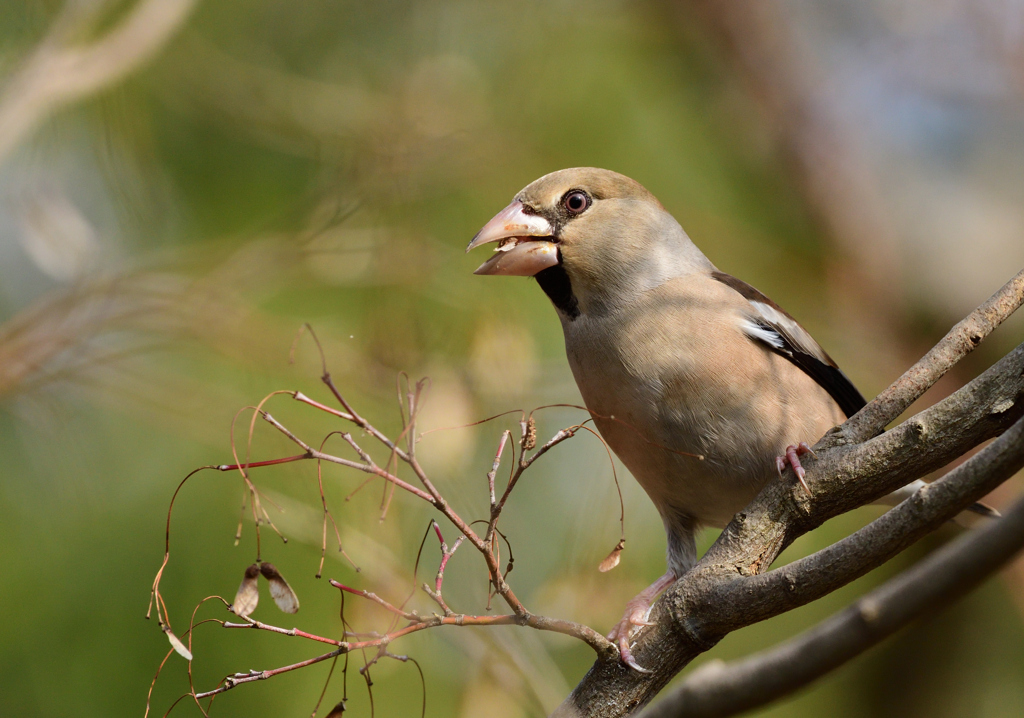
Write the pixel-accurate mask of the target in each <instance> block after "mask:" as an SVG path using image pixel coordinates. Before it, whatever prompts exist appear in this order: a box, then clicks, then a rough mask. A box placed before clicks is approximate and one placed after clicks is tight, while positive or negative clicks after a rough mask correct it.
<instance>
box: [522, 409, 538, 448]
mask: <svg viewBox="0 0 1024 718" xmlns="http://www.w3.org/2000/svg"><path fill="white" fill-rule="evenodd" d="M536 445H537V422H536V420H534V418H533V414H530V418H529V419H527V420H526V433H525V434H523V448H524V449H526V450H527V451H529V450H530V449H532V448H533V447H535V446H536Z"/></svg>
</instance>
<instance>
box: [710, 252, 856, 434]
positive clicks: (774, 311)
mask: <svg viewBox="0 0 1024 718" xmlns="http://www.w3.org/2000/svg"><path fill="white" fill-rule="evenodd" d="M711 276H712V277H713V278H714V279H716V280H718V281H719V282H721V283H722V284H725V285H726V286H728V287H730V288H732V289H734V290H736V291H737V292H738V293H739V294H740V296H742V297H743V298H744V299H746V300H747V302H748V303H749V304H750V314H749V316H748V317H747V319H748V322H747V323H746V324H745V325H744V327H743V329H744V331H745V332H746V333H747V336H749V337H750V338H751V339H753V340H754V341H758V342H761V343H762V344H764V345H766V346H767V347H769V348H770V349H771V350H772V351H774V352H775V353H777V354H780V355H781V356H784V357H786V359H788V360H789V361H791V362H793V364H795V365H796V366H798V367H800V369H801V370H803V372H804V373H805V374H807V375H808V376H809V377H811V378H812V379H814V381H816V382H818V384H820V385H821V387H822V388H823V389H825V391H827V392H828V393H829V395H830V396H831V397H832V398H833V399H835V401H836V403H837V404H839V408H840V409H842V410H843V413H844V414H846V416H847V417H850V416H853V415H854V414H856V413H857V412H858V411H859V410H860V408H861V407H863V406H864V404H866V403H867V402H866V401H865V400H864V397H863V396H862V395H861V393H860V392H859V391H858V390H857V387H855V386H854V385H853V382H851V381H850V379H849V378H848V377H847V376H846V374H844V373H843V372H842V370H840V368H839V367H838V366H836V363H835V362H834V361H832V357H830V356H829V355H828V354H827V353H825V350H824V349H822V348H821V346H820V345H819V344H818V342H816V341H814V338H813V337H812V336H811V335H810V334H808V333H807V330H806V329H804V328H803V327H802V326H800V324H799V323H798V322H797V321H796V319H794V318H793V317H792V316H790V314H789V313H788V312H786V310H784V309H783V308H782V307H780V306H779V305H778V304H776V303H775V302H773V301H772V300H771V299H769V298H768V297H766V296H765V295H764V294H762V293H761V292H759V291H758V290H756V289H754V288H753V287H752V286H750V285H749V284H747V283H746V282H744V281H742V280H739V279H736V277H733V276H731V275H729V274H726V273H725V272H712V273H711Z"/></svg>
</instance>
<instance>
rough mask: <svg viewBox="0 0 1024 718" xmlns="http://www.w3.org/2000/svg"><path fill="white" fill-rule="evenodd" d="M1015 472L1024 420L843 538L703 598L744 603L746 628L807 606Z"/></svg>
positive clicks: (1021, 462) (1023, 453)
mask: <svg viewBox="0 0 1024 718" xmlns="http://www.w3.org/2000/svg"><path fill="white" fill-rule="evenodd" d="M1021 468H1024V419H1018V420H1017V423H1016V424H1014V425H1013V426H1012V427H1011V428H1010V429H1009V430H1008V431H1006V432H1005V433H1004V434H1003V435H1002V436H1000V437H999V438H998V439H997V440H996V441H994V442H993V443H992V444H990V445H988V446H987V447H985V448H984V449H983V450H982V451H981V452H979V453H978V454H976V455H975V456H973V457H972V458H971V459H969V460H968V461H967V462H965V463H963V464H961V465H960V466H958V467H957V468H956V469H954V470H953V471H951V472H949V473H948V474H946V475H945V476H943V477H942V478H941V479H939V480H938V481H935V482H934V483H932V484H929V485H928V486H926V487H924V488H922V489H921V490H919V491H918V492H917V493H916V494H915V495H914V496H912V497H911V498H910V499H908V500H907V501H905V502H903V503H902V504H900V505H899V506H897V507H896V508H894V509H892V510H891V511H888V512H886V513H885V514H883V515H882V516H881V517H879V518H878V519H876V520H875V521H872V522H871V523H870V524H868V525H867V526H865V527H864V528H862V529H860V530H859V531H857V532H855V533H853V534H851V535H850V536H847V537H846V538H845V539H842V540H841V541H838V542H836V543H834V544H832V545H831V546H828V547H827V548H824V549H822V550H820V551H818V552H816V553H814V554H811V555H810V556H807V557H805V558H802V559H799V560H797V561H794V562H792V563H790V564H788V565H786V566H783V567H782V568H778V569H775V570H773V571H769V572H767V573H764V574H760V575H757V576H751V577H749V578H745V579H742V580H740V581H733V582H729V583H724V584H721V585H720V586H717V587H715V588H712V589H710V590H709V591H708V594H709V596H708V598H709V599H710V600H712V601H717V602H722V603H723V605H730V603H731V602H734V601H743V607H744V611H745V612H746V613H747V617H748V618H749V619H750V620H751V621H754V620H764V619H767V618H770V617H772V616H776V615H778V614H780V613H783V612H785V611H790V610H792V609H794V608H796V607H798V606H802V605H805V604H807V603H810V602H811V601H814V600H817V599H819V598H821V597H822V596H825V595H827V594H829V593H831V592H832V591H835V590H836V589H837V588H840V587H841V586H844V585H846V584H847V583H849V582H850V581H853V580H854V579H856V578H859V577H860V576H863V575H864V574H866V573H867V572H868V571H870V570H871V569H873V568H876V567H878V566H881V565H882V564H883V563H885V562H886V561H888V560H889V559H891V558H892V557H893V556H896V555H897V554H898V553H900V552H901V551H903V550H904V549H906V548H907V547H909V546H911V545H912V544H913V543H914V542H916V541H918V540H919V539H921V538H923V537H924V536H926V535H927V534H928V533H930V532H932V531H934V530H935V529H937V528H939V527H940V526H942V524H944V523H945V522H946V521H949V520H950V519H952V518H953V517H954V516H956V515H957V514H958V513H960V512H961V511H963V510H964V509H965V508H967V507H968V506H970V505H971V504H972V503H974V502H975V501H977V500H978V499H980V498H981V497H983V496H985V495H986V494H988V493H990V492H991V491H993V490H994V489H995V488H996V487H998V486H999V485H1000V484H1002V483H1003V482H1004V481H1006V480H1007V479H1009V478H1010V477H1011V476H1013V475H1014V474H1015V473H1016V472H1017V471H1019V470H1020V469H1021ZM711 594H713V595H714V598H711V597H710V595H711Z"/></svg>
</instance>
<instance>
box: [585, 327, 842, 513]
mask: <svg viewBox="0 0 1024 718" xmlns="http://www.w3.org/2000/svg"><path fill="white" fill-rule="evenodd" d="M568 340H569V336H568V334H567V343H566V348H567V350H568V351H567V354H568V357H569V363H570V366H571V367H572V370H573V374H574V376H575V378H576V382H577V385H578V386H579V389H580V393H581V394H582V396H583V400H584V402H585V403H586V405H587V408H588V409H589V410H590V411H591V412H592V414H593V415H594V418H595V423H596V425H597V427H598V428H599V430H600V431H601V434H602V436H604V438H605V440H606V441H607V442H608V444H609V446H610V447H611V448H612V450H613V451H615V453H616V455H617V456H618V457H619V459H620V460H621V461H622V463H623V464H625V465H626V468H628V469H629V471H630V472H631V473H632V474H633V476H634V478H636V480H637V481H638V482H639V483H640V485H641V486H642V487H643V489H644V490H645V491H646V493H647V494H648V496H650V498H651V500H652V501H653V502H654V504H655V506H656V507H657V508H658V511H659V512H660V513H661V514H662V516H663V517H665V518H670V517H671V515H672V514H676V515H682V516H686V517H688V518H690V519H693V520H695V521H696V522H697V523H700V524H703V525H710V526H724V525H725V524H727V523H728V522H729V521H730V520H731V519H732V517H733V516H734V515H735V513H736V512H738V511H740V510H741V509H742V508H743V507H744V506H746V505H747V504H748V503H749V502H750V500H751V499H752V498H753V497H754V496H755V495H756V494H757V492H758V491H759V490H760V489H761V487H762V486H764V484H765V482H767V481H769V480H771V479H773V478H775V477H777V473H776V469H775V457H776V456H778V455H779V454H781V453H782V452H783V451H784V448H785V446H786V445H787V444H790V443H798V442H800V441H809V442H813V441H815V440H817V439H818V438H819V437H820V436H821V435H822V434H824V432H825V431H827V430H828V428H830V427H831V426H832V425H833V424H834V423H835V421H834V417H831V416H822V415H820V412H819V413H815V412H807V413H806V415H805V414H804V413H803V412H793V411H787V410H785V407H787V406H791V405H792V404H794V403H796V404H799V403H800V401H801V397H800V392H801V391H805V390H808V391H809V390H810V389H809V388H808V387H804V386H803V385H802V384H799V382H798V383H797V385H796V386H792V385H791V384H792V382H777V383H778V386H775V385H773V384H771V382H770V378H771V377H773V376H777V375H778V371H777V370H778V369H779V365H777V364H776V363H775V357H774V355H772V356H770V357H767V358H766V359H765V361H766V364H765V366H766V370H765V371H764V372H763V373H764V377H762V378H763V379H764V382H763V383H762V386H763V387H765V388H764V389H763V390H762V392H761V396H760V399H759V400H758V401H754V400H752V399H751V398H750V397H749V396H745V395H742V394H739V393H738V391H737V389H736V388H735V387H736V382H734V381H732V377H728V376H723V375H722V373H721V372H716V373H714V374H708V375H698V376H694V375H690V374H687V371H688V368H687V367H685V366H683V367H680V366H679V365H678V364H676V365H673V366H672V367H670V368H669V369H666V368H665V367H664V366H660V365H659V367H657V368H652V367H651V366H649V365H644V364H642V363H640V362H636V361H631V359H632V357H626V358H625V360H624V358H623V356H622V355H621V354H619V353H616V352H614V351H612V350H610V349H607V348H605V347H607V346H608V345H607V344H605V345H603V346H602V345H599V344H597V343H592V342H570V341H568ZM618 346H622V344H621V343H619V344H618ZM778 360H779V361H783V362H784V361H785V360H784V359H781V358H778ZM711 365H712V366H713V365H714V362H712V363H711ZM801 376H802V375H801ZM811 383H813V382H811ZM812 388H816V385H814V387H812ZM780 407H782V409H780ZM794 416H796V417H797V419H796V421H794V419H793V417H794Z"/></svg>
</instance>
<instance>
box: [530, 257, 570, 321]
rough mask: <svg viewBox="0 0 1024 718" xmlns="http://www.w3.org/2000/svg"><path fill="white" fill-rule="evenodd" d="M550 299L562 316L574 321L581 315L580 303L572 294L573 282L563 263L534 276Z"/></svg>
mask: <svg viewBox="0 0 1024 718" xmlns="http://www.w3.org/2000/svg"><path fill="white" fill-rule="evenodd" d="M534 276H535V277H536V278H537V283H538V284H540V288H541V289H543V290H544V293H545V294H547V295H548V299H550V300H551V303H552V304H554V305H555V308H556V309H558V311H560V312H561V313H562V314H564V315H565V316H566V317H568V319H569V321H572V320H573V319H575V318H576V317H578V316H579V315H580V307H579V302H578V301H576V295H575V294H573V293H572V282H571V281H569V275H568V274H567V273H566V271H565V267H563V266H562V265H561V263H559V264H556V265H555V266H553V267H548V268H547V269H543V270H541V271H540V272H538V273H537V274H535V275H534Z"/></svg>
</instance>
